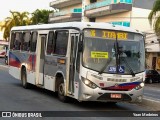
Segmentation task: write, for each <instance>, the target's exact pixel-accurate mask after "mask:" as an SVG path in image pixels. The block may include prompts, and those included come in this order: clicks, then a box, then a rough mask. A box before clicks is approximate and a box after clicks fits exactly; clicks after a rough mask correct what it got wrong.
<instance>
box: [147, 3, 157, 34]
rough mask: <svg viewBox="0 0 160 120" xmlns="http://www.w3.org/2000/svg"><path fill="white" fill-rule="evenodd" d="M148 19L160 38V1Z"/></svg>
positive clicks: (154, 6)
mask: <svg viewBox="0 0 160 120" xmlns="http://www.w3.org/2000/svg"><path fill="white" fill-rule="evenodd" d="M148 19H149V22H150V24H151V25H153V29H154V31H155V32H156V34H157V35H158V36H160V0H156V1H155V3H154V5H153V8H152V11H151V12H150V14H149V16H148Z"/></svg>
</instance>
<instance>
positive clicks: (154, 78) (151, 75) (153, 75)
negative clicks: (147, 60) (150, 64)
mask: <svg viewBox="0 0 160 120" xmlns="http://www.w3.org/2000/svg"><path fill="white" fill-rule="evenodd" d="M145 82H146V83H150V84H151V83H154V82H160V74H159V73H158V72H157V71H156V70H146V78H145Z"/></svg>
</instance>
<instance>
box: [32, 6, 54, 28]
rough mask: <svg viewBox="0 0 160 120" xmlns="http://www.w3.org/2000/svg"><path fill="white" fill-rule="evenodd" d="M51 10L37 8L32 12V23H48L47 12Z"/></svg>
mask: <svg viewBox="0 0 160 120" xmlns="http://www.w3.org/2000/svg"><path fill="white" fill-rule="evenodd" d="M52 12H53V11H50V10H39V9H37V10H36V11H34V12H33V13H32V18H31V21H32V24H33V25H34V24H39V23H45V24H46V23H48V17H49V14H50V13H52Z"/></svg>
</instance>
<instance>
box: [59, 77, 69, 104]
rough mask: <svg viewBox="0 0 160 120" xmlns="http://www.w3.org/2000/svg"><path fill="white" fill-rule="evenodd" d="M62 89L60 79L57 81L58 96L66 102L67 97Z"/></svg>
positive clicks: (62, 84)
mask: <svg viewBox="0 0 160 120" xmlns="http://www.w3.org/2000/svg"><path fill="white" fill-rule="evenodd" d="M64 89H65V88H64V82H63V81H62V80H60V82H59V83H58V98H59V100H60V101H62V102H68V97H67V96H65V95H64V93H65V90H64Z"/></svg>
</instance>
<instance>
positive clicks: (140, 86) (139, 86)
mask: <svg viewBox="0 0 160 120" xmlns="http://www.w3.org/2000/svg"><path fill="white" fill-rule="evenodd" d="M143 87H144V83H143V82H142V83H140V84H139V85H137V86H136V87H135V88H134V89H135V90H139V89H141V88H143Z"/></svg>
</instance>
